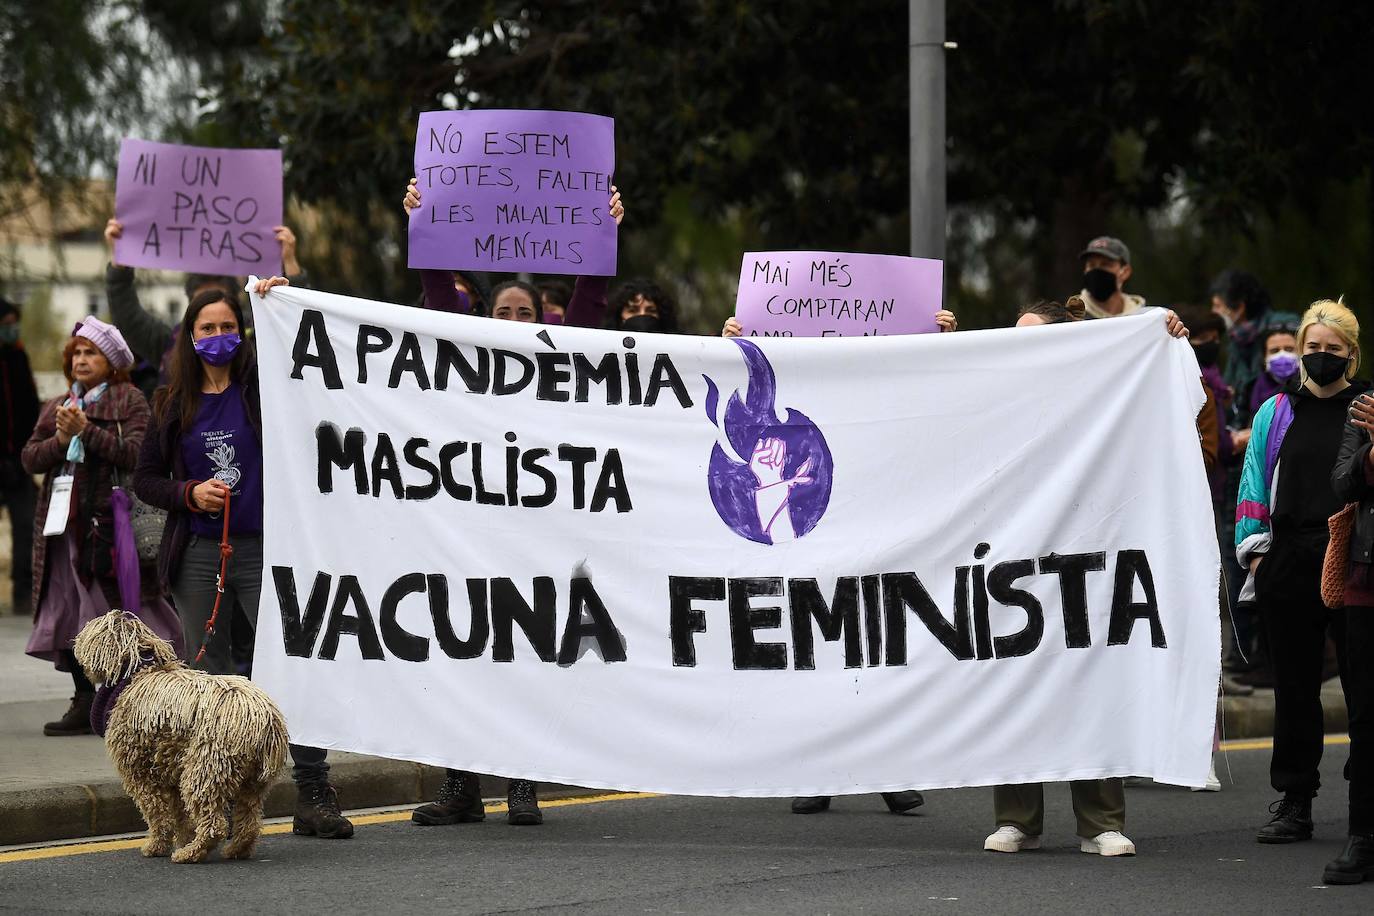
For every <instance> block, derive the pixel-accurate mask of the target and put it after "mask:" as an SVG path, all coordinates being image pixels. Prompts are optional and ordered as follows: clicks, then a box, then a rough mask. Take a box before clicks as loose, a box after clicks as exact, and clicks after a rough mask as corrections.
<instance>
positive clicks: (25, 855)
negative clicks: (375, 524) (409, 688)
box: [0, 735, 1350, 862]
mask: <svg viewBox="0 0 1374 916" xmlns="http://www.w3.org/2000/svg"><path fill="white" fill-rule="evenodd" d="M1325 743H1326V744H1333V745H1334V744H1349V743H1350V736H1349V735H1327V736H1326V738H1325ZM1273 746H1274V739H1272V738H1257V739H1252V740H1236V741H1223V742H1221V749H1222V750H1223V751H1266V750H1269V749H1270V748H1272V747H1273ZM658 797H659V796H658V795H657V794H655V793H653V792H608V793H606V794H604V795H588V796H582V797H579V798H554V799H549V800H547V801H541V802H540V803H539V806H540V807H541V808H562V807H565V806H568V805H592V804H597V803H600V802H611V801H629V800H631V799H636V798H658ZM485 808H486V811H487V813H488V814H500V813H501V812H502V811H505V810H506V803H505V802H500V801H497V802H487V804H486V805H485ZM410 811H411V809H409V808H406V809H405V810H403V811H383V812H380V813H378V814H362V815H358V816H356V817H352V818H350V820H352V821H353V824H354V825H355V826H359V827H364V826H367V825H368V824H394V823H396V822H398V821H408V820H410ZM262 832H263V835H264V836H272V835H276V834H280V833H290V832H291V824H290V822H286V823H281V824H265V825H263V828H262ZM142 845H143V838H142V837H139V838H138V839H133V840H98V841H96V842H93V843H73V844H71V845H68V846H46V847H43V848H42V849H21V850H17V851H15V852H0V862H33V861H37V860H39V859H59V858H64V857H66V856H82V855H88V854H90V853H95V852H116V851H118V850H122V849H137V848H138V847H140V846H142Z"/></svg>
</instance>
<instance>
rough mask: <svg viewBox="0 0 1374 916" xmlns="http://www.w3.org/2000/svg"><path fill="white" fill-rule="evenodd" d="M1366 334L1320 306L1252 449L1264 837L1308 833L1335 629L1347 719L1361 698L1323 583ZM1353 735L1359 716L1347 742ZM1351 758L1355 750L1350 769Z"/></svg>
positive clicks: (1301, 334) (1249, 484)
mask: <svg viewBox="0 0 1374 916" xmlns="http://www.w3.org/2000/svg"><path fill="white" fill-rule="evenodd" d="M1359 335H1360V328H1359V323H1358V322H1357V321H1356V319H1355V315H1354V313H1352V312H1351V311H1350V310H1349V309H1348V308H1346V307H1345V306H1344V305H1343V304H1341V303H1339V302H1332V301H1330V300H1323V301H1320V302H1316V303H1313V305H1312V307H1311V308H1309V309H1308V310H1307V312H1306V313H1305V314H1304V315H1303V316H1302V322H1301V324H1300V325H1299V327H1298V353H1299V354H1300V360H1301V366H1300V368H1299V371H1298V374H1297V375H1296V376H1294V377H1293V378H1292V379H1290V380H1289V384H1288V386H1287V387H1286V388H1285V389H1284V390H1283V391H1281V392H1279V393H1278V394H1276V395H1274V396H1273V397H1272V398H1270V399H1269V400H1267V401H1265V402H1264V404H1263V405H1261V407H1260V409H1259V412H1258V413H1256V414H1255V419H1254V424H1253V426H1252V433H1251V436H1250V443H1249V445H1248V446H1247V447H1246V451H1245V465H1244V470H1243V471H1242V474H1241V481H1240V493H1239V499H1238V502H1237V507H1236V559H1237V560H1239V561H1240V564H1241V566H1242V567H1243V568H1245V569H1248V570H1249V571H1250V575H1249V577H1248V578H1247V579H1246V582H1245V585H1244V587H1243V588H1242V589H1241V600H1242V601H1245V600H1253V601H1254V602H1255V603H1256V605H1257V606H1258V608H1259V613H1260V620H1261V623H1262V625H1263V626H1264V629H1265V633H1266V635H1267V636H1268V640H1269V653H1270V662H1271V664H1272V665H1273V670H1274V751H1273V756H1272V757H1271V759H1270V763H1269V780H1270V782H1271V784H1272V785H1273V787H1274V789H1275V790H1277V791H1279V792H1282V793H1283V796H1282V797H1281V798H1280V799H1279V800H1277V801H1276V802H1274V804H1272V805H1271V806H1270V808H1269V810H1270V812H1271V814H1272V815H1273V816H1272V817H1271V818H1270V820H1269V822H1268V823H1266V824H1265V825H1264V826H1263V827H1261V828H1260V829H1259V832H1258V835H1257V836H1256V839H1257V840H1259V842H1261V843H1296V842H1299V841H1302V840H1310V839H1311V838H1312V799H1313V798H1314V797H1315V796H1316V794H1317V790H1318V788H1320V786H1321V776H1320V773H1319V771H1318V766H1319V764H1320V763H1321V758H1322V734H1323V730H1324V729H1323V717H1322V704H1321V683H1322V665H1323V661H1324V658H1325V651H1326V638H1327V634H1328V633H1329V634H1330V636H1331V638H1332V640H1334V641H1335V643H1336V654H1337V659H1338V661H1339V663H1340V675H1341V684H1342V686H1343V687H1344V688H1345V690H1346V707H1347V708H1348V709H1350V710H1351V711H1352V719H1353V713H1354V712H1355V711H1356V706H1357V705H1358V704H1356V703H1353V702H1352V699H1353V695H1352V694H1353V692H1352V690H1351V683H1350V680H1349V671H1348V670H1347V664H1346V662H1347V647H1346V617H1347V615H1346V612H1345V610H1344V609H1343V608H1336V609H1331V608H1328V607H1327V606H1326V605H1325V604H1324V603H1323V601H1322V596H1321V578H1322V563H1323V559H1324V557H1325V554H1326V549H1327V543H1328V540H1329V527H1328V519H1329V518H1330V517H1331V516H1332V515H1335V514H1336V513H1337V512H1338V511H1339V510H1340V509H1341V506H1342V505H1343V503H1344V502H1345V501H1346V500H1347V499H1350V498H1353V497H1356V496H1358V495H1359V494H1358V493H1357V492H1355V490H1356V484H1355V481H1353V480H1346V481H1345V483H1344V484H1341V483H1340V482H1339V481H1338V485H1337V487H1336V489H1333V488H1332V469H1333V468H1334V467H1336V464H1337V456H1338V453H1339V451H1340V448H1341V442H1342V436H1343V435H1344V434H1345V431H1346V429H1347V422H1346V416H1347V412H1351V413H1353V408H1352V401H1354V399H1355V398H1356V397H1357V396H1359V395H1360V394H1363V393H1364V391H1365V390H1366V389H1368V387H1369V384H1368V383H1367V382H1365V381H1363V380H1362V379H1356V378H1354V375H1355V372H1356V370H1357V369H1358V368H1359V364H1360V357H1359ZM1338 491H1339V494H1338ZM1342 497H1344V498H1342ZM1356 540H1357V539H1356ZM1361 595H1362V590H1361V589H1359V588H1356V589H1353V590H1350V594H1348V595H1347V599H1348V601H1349V602H1350V603H1355V604H1360V603H1361V601H1362V600H1363V598H1362V597H1361ZM1355 731H1356V726H1355V725H1354V724H1353V722H1352V727H1351V732H1352V739H1353V735H1354V732H1355ZM1355 754H1356V751H1355V749H1354V747H1353V745H1352V750H1351V764H1352V769H1353V766H1354V762H1355ZM1352 800H1353V796H1352Z"/></svg>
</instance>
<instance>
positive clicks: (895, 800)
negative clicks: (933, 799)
mask: <svg viewBox="0 0 1374 916" xmlns="http://www.w3.org/2000/svg"><path fill="white" fill-rule="evenodd" d="M883 801H885V802H887V810H889V811H891V812H892V813H893V814H910V813H911V812H913V811H915V810H916V809H917V808H919V807H921V806H922V805H924V804H925V803H926V800H925V796H923V795H922V794H921V793H920V792H917V791H916V790H914V789H908V790H907V791H905V792H884V793H883Z"/></svg>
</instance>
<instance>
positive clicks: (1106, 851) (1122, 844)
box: [1078, 830, 1135, 856]
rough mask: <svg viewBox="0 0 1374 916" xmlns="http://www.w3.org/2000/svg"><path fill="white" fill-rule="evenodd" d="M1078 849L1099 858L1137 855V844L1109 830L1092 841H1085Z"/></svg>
mask: <svg viewBox="0 0 1374 916" xmlns="http://www.w3.org/2000/svg"><path fill="white" fill-rule="evenodd" d="M1078 848H1079V849H1081V850H1083V851H1084V852H1090V853H1092V854H1093V855H1098V856H1133V855H1135V844H1134V843H1132V842H1131V841H1130V840H1128V839H1126V838H1125V837H1124V836H1122V835H1121V834H1120V833H1118V832H1116V831H1115V830H1108V831H1107V832H1106V833H1099V834H1098V835H1097V836H1095V837H1093V838H1092V839H1091V840H1084V841H1083V845H1081V846H1079V847H1078Z"/></svg>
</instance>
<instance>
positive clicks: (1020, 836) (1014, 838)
mask: <svg viewBox="0 0 1374 916" xmlns="http://www.w3.org/2000/svg"><path fill="white" fill-rule="evenodd" d="M1039 848H1040V837H1038V836H1031V835H1030V834H1028V833H1026V832H1024V831H1023V830H1022V829H1021V828H1020V827H1013V826H1011V825H1010V824H1007V825H1006V826H1003V827H998V828H997V832H996V833H994V834H992V835H991V836H989V837H988V838H987V839H986V840H984V841H983V849H984V851H986V852H1020V851H1021V850H1023V849H1039Z"/></svg>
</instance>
